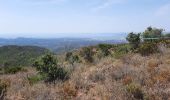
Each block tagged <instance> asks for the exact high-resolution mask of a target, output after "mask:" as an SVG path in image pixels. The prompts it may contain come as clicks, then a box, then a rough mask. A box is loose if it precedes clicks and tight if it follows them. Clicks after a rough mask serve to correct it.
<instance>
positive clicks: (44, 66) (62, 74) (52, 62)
mask: <svg viewBox="0 0 170 100" xmlns="http://www.w3.org/2000/svg"><path fill="white" fill-rule="evenodd" d="M33 66H35V67H36V69H37V70H38V71H39V73H40V74H41V75H43V76H45V78H46V81H48V82H52V81H55V80H65V79H67V78H68V72H67V71H66V70H64V68H62V67H61V66H60V65H58V62H57V59H56V58H55V57H54V56H53V55H51V54H46V55H45V56H43V57H42V58H40V59H39V60H38V61H35V63H34V64H33Z"/></svg>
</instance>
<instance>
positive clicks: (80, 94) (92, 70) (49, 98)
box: [0, 48, 170, 100]
mask: <svg viewBox="0 0 170 100" xmlns="http://www.w3.org/2000/svg"><path fill="white" fill-rule="evenodd" d="M162 51H166V52H164V53H161V54H154V55H151V56H146V57H142V56H140V55H139V54H128V55H126V56H124V57H123V58H121V59H114V58H112V57H107V58H101V59H100V60H99V61H98V63H96V64H92V65H90V64H89V65H86V64H76V65H74V70H72V73H71V76H70V79H69V80H67V81H65V82H57V84H55V85H54V84H45V83H44V82H43V81H40V82H38V83H36V84H34V85H30V84H29V81H28V79H27V77H29V76H32V75H35V74H36V71H35V69H33V68H28V71H27V72H19V73H17V74H13V75H0V79H2V80H5V81H8V83H9V84H10V85H9V87H8V88H7V95H6V97H5V99H6V100H136V99H137V98H138V97H137V96H138V92H140V93H139V95H140V96H139V97H141V96H142V97H141V98H143V99H144V100H170V52H168V51H169V49H167V50H165V48H163V49H162ZM68 68H69V67H68ZM132 83H133V84H134V86H131V87H128V86H129V85H130V84H132ZM136 85H137V86H138V87H137V90H134V91H132V90H133V87H135V86H136ZM127 87H128V88H130V89H132V90H131V91H132V92H129V91H127ZM135 91H137V93H135ZM136 94H137V96H136Z"/></svg>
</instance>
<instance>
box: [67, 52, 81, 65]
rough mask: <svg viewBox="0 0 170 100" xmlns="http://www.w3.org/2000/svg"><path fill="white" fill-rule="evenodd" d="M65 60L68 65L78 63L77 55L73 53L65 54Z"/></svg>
mask: <svg viewBox="0 0 170 100" xmlns="http://www.w3.org/2000/svg"><path fill="white" fill-rule="evenodd" d="M65 60H66V61H68V62H69V63H70V64H72V65H73V64H74V63H75V62H80V59H79V56H78V55H73V53H71V52H68V53H67V54H66V57H65Z"/></svg>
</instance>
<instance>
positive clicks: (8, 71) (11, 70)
mask: <svg viewBox="0 0 170 100" xmlns="http://www.w3.org/2000/svg"><path fill="white" fill-rule="evenodd" d="M24 70H25V69H24V68H23V67H5V68H4V73H5V74H15V73H17V72H20V71H24Z"/></svg>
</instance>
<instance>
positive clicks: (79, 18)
mask: <svg viewBox="0 0 170 100" xmlns="http://www.w3.org/2000/svg"><path fill="white" fill-rule="evenodd" d="M148 26H153V27H158V28H163V29H165V30H166V31H170V0H0V37H58V36H60V35H63V34H65V35H70V36H72V35H73V33H77V34H87V33H88V34H89V33H103V34H104V33H120V32H132V31H134V32H141V31H144V30H145V29H146V27H148ZM74 35H75V34H74Z"/></svg>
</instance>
